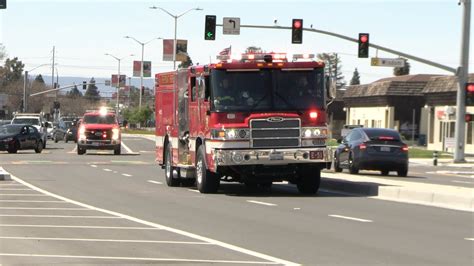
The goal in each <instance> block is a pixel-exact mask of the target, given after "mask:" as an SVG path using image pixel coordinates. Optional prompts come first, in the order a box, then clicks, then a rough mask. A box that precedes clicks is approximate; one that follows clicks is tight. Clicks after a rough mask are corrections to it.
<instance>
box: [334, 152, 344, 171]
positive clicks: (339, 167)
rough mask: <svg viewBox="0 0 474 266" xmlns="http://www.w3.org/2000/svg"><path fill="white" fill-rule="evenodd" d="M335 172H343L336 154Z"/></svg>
mask: <svg viewBox="0 0 474 266" xmlns="http://www.w3.org/2000/svg"><path fill="white" fill-rule="evenodd" d="M334 172H336V173H340V172H342V168H341V166H340V165H339V160H338V159H337V157H336V156H334Z"/></svg>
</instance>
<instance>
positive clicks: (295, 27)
mask: <svg viewBox="0 0 474 266" xmlns="http://www.w3.org/2000/svg"><path fill="white" fill-rule="evenodd" d="M291 43H303V20H302V19H293V23H292V24H291Z"/></svg>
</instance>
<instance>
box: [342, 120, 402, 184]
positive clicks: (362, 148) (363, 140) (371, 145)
mask: <svg viewBox="0 0 474 266" xmlns="http://www.w3.org/2000/svg"><path fill="white" fill-rule="evenodd" d="M340 143H341V144H340V145H339V146H338V147H337V149H336V151H335V153H334V169H335V171H336V172H342V169H343V168H345V169H349V172H350V173H351V174H357V173H358V172H359V170H378V171H381V173H382V175H388V174H389V172H390V171H396V172H397V174H398V176H407V173H408V146H407V145H406V144H405V143H403V142H402V140H401V137H400V134H399V133H398V132H397V131H395V130H392V129H386V128H355V129H352V130H351V132H350V133H349V134H348V135H347V136H346V137H345V138H344V139H342V141H341V142H340Z"/></svg>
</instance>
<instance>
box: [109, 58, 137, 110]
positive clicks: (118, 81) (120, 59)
mask: <svg viewBox="0 0 474 266" xmlns="http://www.w3.org/2000/svg"><path fill="white" fill-rule="evenodd" d="M105 55H108V56H111V57H113V58H114V59H115V60H117V61H118V74H117V106H116V109H115V112H116V114H117V115H118V114H119V90H120V61H122V59H124V58H126V57H127V56H124V57H122V58H118V57H116V56H114V55H112V54H109V53H106V54H105ZM130 56H133V54H131V55H130Z"/></svg>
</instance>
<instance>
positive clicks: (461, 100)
mask: <svg viewBox="0 0 474 266" xmlns="http://www.w3.org/2000/svg"><path fill="white" fill-rule="evenodd" d="M459 3H460V4H462V6H463V16H462V36H461V58H460V66H459V68H458V69H457V71H456V76H457V77H458V92H457V97H456V130H455V132H454V137H455V139H456V146H455V147H454V162H455V163H461V162H465V160H464V148H465V147H464V146H465V145H464V143H465V137H466V135H465V132H464V131H465V128H466V122H465V121H464V119H465V118H464V116H465V115H466V102H465V99H466V89H465V88H466V82H467V77H468V73H469V72H468V71H469V38H470V36H469V31H470V25H471V0H460V2H459Z"/></svg>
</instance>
